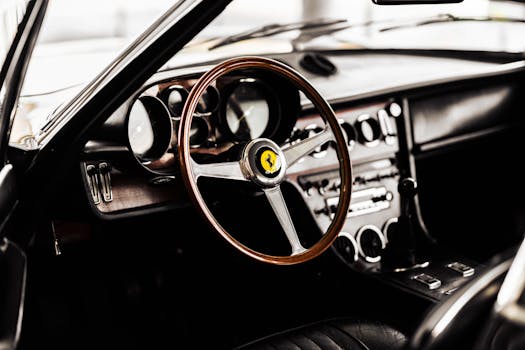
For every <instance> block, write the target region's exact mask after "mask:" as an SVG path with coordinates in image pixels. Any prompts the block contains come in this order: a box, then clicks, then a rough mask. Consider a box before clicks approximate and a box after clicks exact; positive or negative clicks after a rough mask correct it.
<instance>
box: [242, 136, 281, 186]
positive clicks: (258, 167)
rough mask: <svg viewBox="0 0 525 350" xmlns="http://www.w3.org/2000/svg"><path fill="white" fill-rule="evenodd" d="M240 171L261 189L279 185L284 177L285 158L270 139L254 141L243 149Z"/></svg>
mask: <svg viewBox="0 0 525 350" xmlns="http://www.w3.org/2000/svg"><path fill="white" fill-rule="evenodd" d="M240 163H241V169H242V171H243V173H244V175H245V176H246V178H248V179H250V180H251V181H253V182H254V183H255V184H257V185H259V186H261V187H263V188H269V187H275V186H277V185H279V184H280V183H281V182H282V181H283V180H284V178H285V175H286V165H287V164H286V158H285V157H284V154H283V152H282V150H281V148H280V147H279V145H277V144H276V143H275V142H273V141H272V140H270V139H254V140H252V141H250V143H248V144H247V145H246V147H245V148H244V151H243V154H242V157H241V162H240Z"/></svg>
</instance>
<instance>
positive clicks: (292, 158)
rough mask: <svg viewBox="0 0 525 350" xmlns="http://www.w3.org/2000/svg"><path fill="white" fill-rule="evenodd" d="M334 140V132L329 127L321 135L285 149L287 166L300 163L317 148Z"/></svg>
mask: <svg viewBox="0 0 525 350" xmlns="http://www.w3.org/2000/svg"><path fill="white" fill-rule="evenodd" d="M333 138H334V134H333V133H332V130H330V128H329V127H328V126H327V127H326V128H325V129H324V130H323V131H321V132H320V133H319V134H316V135H314V136H311V137H309V138H307V139H304V140H302V141H299V142H298V143H296V144H293V145H290V146H289V147H287V148H284V149H283V153H284V157H285V159H286V164H288V166H289V167H290V166H292V165H293V164H295V163H296V162H297V161H299V159H301V158H303V157H304V156H307V155H308V154H310V153H312V152H313V151H314V150H315V149H316V148H317V147H320V146H322V145H324V144H325V143H327V142H328V141H330V140H332V139H333Z"/></svg>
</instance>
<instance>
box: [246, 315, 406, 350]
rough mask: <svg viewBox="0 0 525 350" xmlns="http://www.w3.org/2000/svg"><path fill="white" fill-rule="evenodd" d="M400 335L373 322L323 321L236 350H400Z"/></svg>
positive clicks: (391, 328)
mask: <svg viewBox="0 0 525 350" xmlns="http://www.w3.org/2000/svg"><path fill="white" fill-rule="evenodd" d="M406 342H407V339H406V337H405V335H404V334H403V333H401V332H400V331H398V330H396V329H394V328H393V327H391V326H388V325H386V324H384V323H381V322H377V321H357V320H353V319H334V320H326V321H322V322H317V323H313V324H309V325H306V326H301V327H298V328H294V329H291V330H287V331H284V332H280V333H277V334H273V335H270V336H268V337H265V338H262V339H259V340H256V341H254V342H251V343H249V344H246V345H243V346H241V347H239V348H237V350H267V349H268V350H376V349H377V350H380V349H389V350H396V349H403V348H404V347H405V345H406Z"/></svg>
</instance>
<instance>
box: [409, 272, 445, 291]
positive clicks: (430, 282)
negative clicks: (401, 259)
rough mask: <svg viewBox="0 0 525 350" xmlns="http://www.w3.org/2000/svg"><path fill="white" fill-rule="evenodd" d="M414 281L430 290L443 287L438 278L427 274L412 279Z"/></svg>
mask: <svg viewBox="0 0 525 350" xmlns="http://www.w3.org/2000/svg"><path fill="white" fill-rule="evenodd" d="M412 279H413V280H414V281H417V282H419V283H422V284H424V285H425V286H427V288H428V289H430V290H432V289H437V288H439V287H441V281H440V280H438V279H437V278H435V277H433V276H430V275H427V274H426V273H421V274H419V275H417V276H414V277H412Z"/></svg>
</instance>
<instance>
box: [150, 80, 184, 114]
mask: <svg viewBox="0 0 525 350" xmlns="http://www.w3.org/2000/svg"><path fill="white" fill-rule="evenodd" d="M174 90H176V91H178V92H179V93H180V95H181V97H182V101H181V103H182V106H181V110H180V113H176V112H175V111H173V110H172V108H171V106H170V103H169V100H170V96H171V94H172V93H173V91H174ZM189 94H190V92H189V91H188V89H186V88H185V87H184V86H182V85H179V84H173V85H169V86H167V87H166V88H165V89H163V90H161V91H160V92H159V93H158V94H157V97H158V98H159V99H160V100H161V101H162V102H163V103H164V105H165V106H166V108H167V109H168V111H169V112H170V115H171V117H172V118H174V119H175V120H177V119H180V115H181V114H182V108H183V107H184V104H185V103H186V99H187V98H188V95H189Z"/></svg>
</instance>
